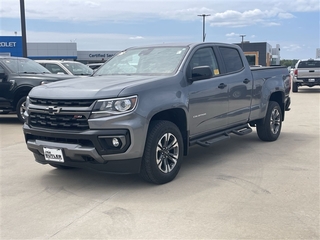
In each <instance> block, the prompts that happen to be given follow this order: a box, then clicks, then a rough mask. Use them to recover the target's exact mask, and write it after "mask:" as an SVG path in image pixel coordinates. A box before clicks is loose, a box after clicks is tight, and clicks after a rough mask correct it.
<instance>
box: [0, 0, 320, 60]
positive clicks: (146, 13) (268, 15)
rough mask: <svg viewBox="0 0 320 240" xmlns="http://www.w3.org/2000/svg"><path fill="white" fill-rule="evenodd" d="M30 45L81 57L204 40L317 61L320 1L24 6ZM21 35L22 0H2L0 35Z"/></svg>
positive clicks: (85, 1)
mask: <svg viewBox="0 0 320 240" xmlns="http://www.w3.org/2000/svg"><path fill="white" fill-rule="evenodd" d="M24 5H25V18H26V32H27V33H26V35H27V42H32V43H34V42H76V43H77V49H78V51H120V50H123V49H125V48H128V47H132V46H142V45H145V44H159V43H160V44H161V43H176V42H182V43H189V42H190V43H193V42H202V40H203V18H202V17H201V16H198V15H202V14H206V15H210V16H207V17H206V18H205V33H206V37H205V41H206V42H223V43H240V42H241V40H242V38H241V37H240V35H245V36H244V37H243V40H244V41H249V42H267V43H269V44H271V46H272V47H276V44H279V45H280V58H281V59H304V58H314V57H316V49H317V48H320V33H319V31H320V1H319V0H161V1H160V0H117V1H115V0H24ZM15 35H16V36H21V20H20V0H1V1H0V36H15Z"/></svg>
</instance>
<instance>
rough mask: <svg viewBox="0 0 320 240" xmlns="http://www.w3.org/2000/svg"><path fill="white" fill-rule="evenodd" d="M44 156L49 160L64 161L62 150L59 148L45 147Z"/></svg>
mask: <svg viewBox="0 0 320 240" xmlns="http://www.w3.org/2000/svg"><path fill="white" fill-rule="evenodd" d="M43 153H44V158H45V159H46V160H47V161H53V162H64V158H63V154H62V150H61V149H59V148H47V147H43Z"/></svg>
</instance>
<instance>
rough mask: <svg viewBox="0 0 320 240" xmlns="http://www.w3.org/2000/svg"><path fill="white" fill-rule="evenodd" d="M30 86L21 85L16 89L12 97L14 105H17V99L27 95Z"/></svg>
mask: <svg viewBox="0 0 320 240" xmlns="http://www.w3.org/2000/svg"><path fill="white" fill-rule="evenodd" d="M31 89H32V87H31V86H23V87H20V88H19V89H17V90H16V91H15V93H14V98H13V105H14V107H16V106H17V103H18V101H19V100H20V99H21V98H22V97H24V96H28V94H29V92H30V91H31Z"/></svg>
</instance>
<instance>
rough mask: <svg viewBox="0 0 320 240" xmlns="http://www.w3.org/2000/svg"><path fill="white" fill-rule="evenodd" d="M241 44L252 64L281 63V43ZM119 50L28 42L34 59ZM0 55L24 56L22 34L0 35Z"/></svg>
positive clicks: (99, 56)
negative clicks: (100, 49)
mask: <svg viewBox="0 0 320 240" xmlns="http://www.w3.org/2000/svg"><path fill="white" fill-rule="evenodd" d="M236 44H237V45H239V46H240V47H241V48H242V49H243V51H244V54H245V55H246V57H247V59H248V62H249V64H250V65H262V66H271V65H280V45H279V44H277V45H276V47H275V48H272V46H271V45H270V44H269V43H267V42H256V43H250V42H242V43H236ZM117 52H118V51H104V50H102V51H78V49H77V43H76V42H65V43H27V55H28V58H30V59H34V60H40V59H47V60H62V59H63V60H74V61H79V62H83V63H95V62H104V61H106V60H107V59H109V58H111V57H112V56H114V55H115V54H116V53H117ZM0 55H6V56H16V57H21V56H23V51H22V37H21V36H0Z"/></svg>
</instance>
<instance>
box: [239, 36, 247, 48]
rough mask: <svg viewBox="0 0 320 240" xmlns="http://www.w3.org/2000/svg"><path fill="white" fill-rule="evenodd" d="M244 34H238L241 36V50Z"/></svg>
mask: <svg viewBox="0 0 320 240" xmlns="http://www.w3.org/2000/svg"><path fill="white" fill-rule="evenodd" d="M245 36H246V35H244V34H242V35H240V37H241V48H242V51H243V38H244V37H245Z"/></svg>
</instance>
